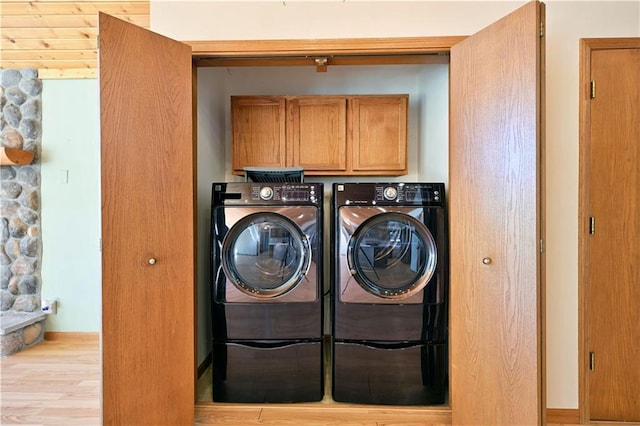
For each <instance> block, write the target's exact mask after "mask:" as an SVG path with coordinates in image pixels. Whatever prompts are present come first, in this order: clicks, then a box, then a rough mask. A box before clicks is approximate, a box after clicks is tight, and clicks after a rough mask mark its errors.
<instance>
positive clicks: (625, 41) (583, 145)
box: [578, 37, 640, 424]
mask: <svg viewBox="0 0 640 426" xmlns="http://www.w3.org/2000/svg"><path fill="white" fill-rule="evenodd" d="M639 48H640V37H624V38H582V39H580V77H579V102H578V107H579V158H580V159H579V164H578V168H579V172H578V179H579V183H578V404H579V412H580V423H581V424H588V423H589V422H590V421H591V420H590V410H589V390H590V389H589V357H588V356H587V350H588V348H589V330H588V329H587V323H588V321H587V314H588V310H587V308H588V302H589V300H588V294H589V268H588V259H589V245H588V243H587V238H588V226H589V225H588V224H589V211H588V209H589V205H590V201H591V200H590V199H589V185H588V183H589V181H590V179H591V172H590V169H589V161H590V158H589V152H590V148H591V130H590V129H591V109H590V102H591V53H592V52H593V51H595V50H612V49H639Z"/></svg>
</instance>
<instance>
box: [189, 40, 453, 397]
mask: <svg viewBox="0 0 640 426" xmlns="http://www.w3.org/2000/svg"><path fill="white" fill-rule="evenodd" d="M192 45H194V44H193V43H192ZM196 51H197V49H196V47H194V58H195V59H194V64H195V66H196V67H197V68H195V69H196V81H197V87H196V89H195V90H196V92H197V162H198V163H197V170H198V171H197V176H198V182H197V185H198V221H197V226H198V249H197V251H198V265H197V271H198V276H197V281H198V290H197V292H198V298H197V300H198V301H197V303H198V307H197V310H198V319H197V320H198V323H197V330H198V365H199V372H200V373H201V374H200V378H199V387H198V395H197V400H198V402H199V403H206V402H211V401H212V390H211V369H210V363H211V353H212V351H213V348H212V334H213V330H212V325H211V307H210V301H211V297H212V294H211V278H210V277H211V274H213V273H214V271H212V270H211V267H210V265H209V259H210V258H209V254H210V239H209V238H210V233H211V223H210V214H211V185H212V182H243V181H244V180H245V179H244V177H243V176H240V175H238V174H234V172H233V159H232V128H231V97H232V96H252V95H264V96H267V95H268V96H300V95H387V94H407V95H408V127H407V174H404V175H401V176H390V175H389V176H384V175H377V176H376V175H370V176H368V175H359V176H350V175H348V174H343V175H329V174H328V175H324V174H322V173H311V174H309V173H305V179H304V181H305V183H309V182H317V183H321V184H322V187H323V188H324V194H323V195H324V196H323V199H324V206H323V208H324V212H325V214H324V215H323V227H322V229H323V241H324V242H325V244H323V253H322V256H323V262H322V265H323V272H324V273H323V275H322V276H323V278H322V287H323V297H324V317H323V322H324V326H323V329H324V335H325V339H326V341H328V339H329V337H330V333H331V330H332V326H333V325H332V322H331V312H330V307H331V301H330V294H329V293H330V289H331V285H332V277H331V273H330V265H331V259H330V258H331V252H330V251H331V241H332V239H333V236H332V235H331V215H332V213H331V211H332V206H331V202H330V200H331V196H332V185H333V184H334V183H339V182H345V183H352V182H442V183H444V184H445V188H446V189H447V190H448V161H449V157H448V137H449V135H448V126H449V118H448V117H449V111H448V110H449V107H448V93H449V81H448V79H449V65H448V58H449V57H448V53H447V52H436V53H429V54H426V55H425V54H417V53H415V52H407V53H406V54H398V53H396V54H393V55H388V54H367V55H365V54H362V52H357V54H355V55H318V54H314V55H302V56H300V55H295V52H291V53H290V54H289V55H288V56H284V55H281V56H278V57H267V56H264V54H263V53H260V52H248V53H245V54H243V55H236V56H235V57H217V58H206V57H201V56H197V53H196ZM324 59H326V61H325V60H324ZM327 347H328V344H327V345H325V349H326V348H327ZM325 352H326V354H327V357H326V363H325V372H326V374H325V378H326V383H325V401H326V400H329V401H331V395H330V390H331V387H330V379H331V378H330V376H331V375H330V374H329V373H330V372H331V360H330V359H329V352H330V351H328V350H326V351H325ZM207 367H208V368H207ZM205 368H207V369H206V370H205Z"/></svg>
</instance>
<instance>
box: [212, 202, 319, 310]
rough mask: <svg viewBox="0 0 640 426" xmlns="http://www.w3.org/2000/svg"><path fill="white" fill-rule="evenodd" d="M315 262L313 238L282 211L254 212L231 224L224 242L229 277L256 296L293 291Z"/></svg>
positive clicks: (267, 296) (224, 267)
mask: <svg viewBox="0 0 640 426" xmlns="http://www.w3.org/2000/svg"><path fill="white" fill-rule="evenodd" d="M310 264H311V250H310V247H309V240H308V238H307V236H306V235H305V234H304V233H303V232H302V230H301V229H300V228H299V227H298V225H296V224H295V223H294V222H293V221H291V220H290V219H288V218H287V217H285V216H283V215H281V214H278V213H268V212H261V213H254V214H251V215H248V216H245V217H244V218H242V219H241V220H239V221H238V222H236V224H235V225H234V226H233V227H231V229H230V230H229V231H228V232H227V234H226V235H225V237H224V240H223V242H222V268H223V270H224V272H225V274H226V276H227V279H228V280H229V281H231V282H232V283H233V285H235V286H236V287H237V288H238V289H239V290H240V291H242V292H243V293H246V294H248V295H250V296H253V297H258V298H271V297H277V296H281V295H283V294H285V293H287V292H289V291H290V290H292V289H293V288H294V287H295V286H296V285H297V284H298V283H299V282H300V281H301V280H302V279H303V278H304V276H305V275H306V274H307V272H308V271H309V267H310Z"/></svg>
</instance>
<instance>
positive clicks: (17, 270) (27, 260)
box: [0, 68, 45, 355]
mask: <svg viewBox="0 0 640 426" xmlns="http://www.w3.org/2000/svg"><path fill="white" fill-rule="evenodd" d="M41 105H42V81H41V80H40V79H39V78H38V71H37V70H35V69H29V68H24V69H19V70H17V69H0V147H1V148H2V151H1V157H2V165H1V167H0V171H1V176H0V177H1V178H2V184H1V185H0V315H1V317H0V325H1V327H0V335H1V337H2V339H1V343H2V344H1V349H2V355H5V354H10V353H13V352H16V351H17V350H20V349H21V348H23V347H27V346H29V345H32V344H34V343H37V342H38V341H40V340H42V336H43V335H44V323H45V317H44V316H43V315H42V313H41V312H40V294H41V283H40V271H41V268H40V263H41V260H42V243H41V240H40V150H41V145H42V141H41V134H42V108H41ZM5 157H7V158H8V159H9V160H11V162H9V163H5ZM34 318H35V320H34ZM7 324H9V325H7ZM7 330H10V331H7ZM16 348H17V350H16Z"/></svg>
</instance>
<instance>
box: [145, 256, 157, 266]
mask: <svg viewBox="0 0 640 426" xmlns="http://www.w3.org/2000/svg"><path fill="white" fill-rule="evenodd" d="M147 263H148V264H149V265H155V264H156V259H155V258H154V257H152V258H150V259H149V260H147Z"/></svg>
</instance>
